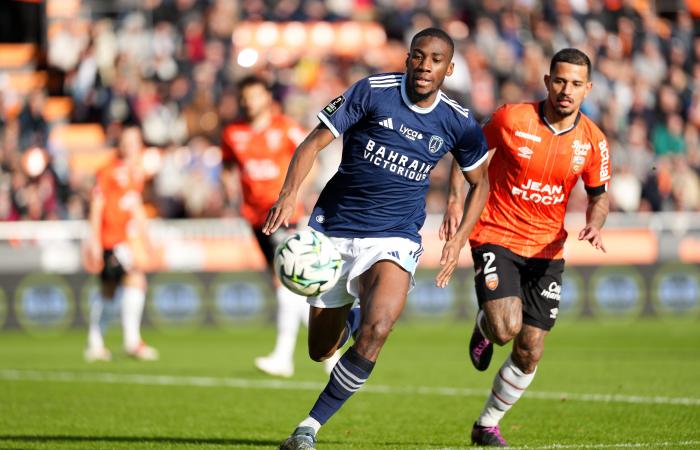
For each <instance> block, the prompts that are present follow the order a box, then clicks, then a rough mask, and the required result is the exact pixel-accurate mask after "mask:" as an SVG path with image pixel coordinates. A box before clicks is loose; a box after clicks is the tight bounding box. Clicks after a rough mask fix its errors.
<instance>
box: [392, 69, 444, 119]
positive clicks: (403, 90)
mask: <svg viewBox="0 0 700 450" xmlns="http://www.w3.org/2000/svg"><path fill="white" fill-rule="evenodd" d="M440 92H442V91H440V90H438V93H437V95H436V96H435V101H434V102H433V104H432V105H430V106H428V107H426V108H423V107H421V106H418V105H416V104H415V103H412V102H411V100H409V98H408V95H407V94H406V74H404V75H403V76H402V77H401V98H402V99H403V102H404V103H405V104H406V106H408V107H409V108H411V111H415V112H417V113H418V114H428V113H429V112H430V111H432V110H434V109H435V107H436V106H437V105H438V103H440Z"/></svg>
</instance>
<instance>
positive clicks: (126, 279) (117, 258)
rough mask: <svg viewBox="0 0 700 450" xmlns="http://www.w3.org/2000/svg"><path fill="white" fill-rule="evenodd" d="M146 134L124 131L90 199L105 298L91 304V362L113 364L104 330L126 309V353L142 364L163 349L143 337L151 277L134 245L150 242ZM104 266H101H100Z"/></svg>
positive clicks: (92, 254) (91, 245)
mask: <svg viewBox="0 0 700 450" xmlns="http://www.w3.org/2000/svg"><path fill="white" fill-rule="evenodd" d="M142 149H143V140H142V138H141V130H140V129H139V128H138V127H136V126H127V127H125V128H124V130H123V131H122V134H121V137H120V140H119V147H118V149H117V155H116V156H115V157H114V158H113V159H112V160H111V161H110V162H109V163H108V164H107V165H106V166H105V167H103V168H102V169H101V170H100V171H99V172H98V174H97V180H96V185H95V188H94V190H93V192H92V197H91V200H90V217H89V222H90V230H91V236H90V240H89V241H88V252H89V253H88V257H89V259H90V260H91V261H92V262H96V261H100V260H101V263H102V264H101V266H102V270H101V272H100V288H101V289H100V295H99V297H98V298H95V299H93V300H92V301H91V303H90V312H89V319H88V322H89V328H88V346H87V349H86V350H85V359H86V360H87V361H109V360H110V359H111V353H110V351H109V350H108V349H107V348H106V347H105V344H104V336H103V335H104V331H105V329H106V327H107V325H108V324H109V320H110V318H111V317H112V316H113V315H115V311H116V309H117V308H118V307H119V306H121V316H122V330H123V333H124V350H125V351H126V353H127V354H128V355H129V356H132V357H134V358H136V359H141V360H155V359H158V351H157V350H156V349H154V348H153V347H150V346H148V345H146V344H145V343H144V342H143V340H142V339H141V330H140V328H141V317H142V315H143V307H144V303H145V299H146V276H145V274H144V272H143V271H142V270H141V269H139V268H137V267H136V266H135V265H134V258H133V253H132V249H131V246H130V243H129V241H130V240H131V239H133V238H138V239H141V240H142V241H143V242H147V231H146V213H145V210H144V208H143V201H142V198H141V192H142V190H143V179H144V176H143V173H142V169H141V165H140V164H141V151H142ZM98 264H99V263H98Z"/></svg>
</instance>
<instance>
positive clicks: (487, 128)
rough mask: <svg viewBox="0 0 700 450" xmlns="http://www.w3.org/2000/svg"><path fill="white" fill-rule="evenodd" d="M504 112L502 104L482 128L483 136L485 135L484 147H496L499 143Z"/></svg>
mask: <svg viewBox="0 0 700 450" xmlns="http://www.w3.org/2000/svg"><path fill="white" fill-rule="evenodd" d="M504 114H505V106H502V107H500V108H499V109H497V110H496V112H494V113H493V115H492V116H491V118H490V119H489V120H488V121H487V122H486V123H485V124H484V127H483V128H482V130H483V132H484V136H485V137H486V147H487V148H488V149H492V148H497V147H498V146H499V144H500V133H501V128H502V125H503V116H504Z"/></svg>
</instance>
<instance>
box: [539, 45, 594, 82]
mask: <svg viewBox="0 0 700 450" xmlns="http://www.w3.org/2000/svg"><path fill="white" fill-rule="evenodd" d="M560 62H563V63H569V64H576V65H577V66H586V72H587V74H586V75H587V76H588V79H590V78H591V60H590V59H589V58H588V55H586V54H585V53H583V52H582V51H581V50H579V49H577V48H565V49H562V50H559V51H558V52H557V53H555V55H554V56H552V62H550V63H549V73H550V74H551V73H552V72H554V67H555V66H556V65H557V64H558V63H560Z"/></svg>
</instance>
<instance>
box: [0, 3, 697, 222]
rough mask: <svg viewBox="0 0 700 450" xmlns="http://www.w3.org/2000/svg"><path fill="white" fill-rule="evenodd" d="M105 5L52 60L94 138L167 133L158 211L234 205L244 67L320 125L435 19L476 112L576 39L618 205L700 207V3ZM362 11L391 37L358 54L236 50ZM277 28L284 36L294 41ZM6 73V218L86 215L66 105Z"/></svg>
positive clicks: (516, 93) (0, 87) (532, 79)
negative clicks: (223, 145)
mask: <svg viewBox="0 0 700 450" xmlns="http://www.w3.org/2000/svg"><path fill="white" fill-rule="evenodd" d="M102 3H103V4H105V5H106V4H107V3H109V4H110V5H111V7H112V8H113V10H112V11H109V10H105V9H103V8H100V10H99V11H97V10H96V11H94V12H93V16H88V15H87V14H88V11H89V10H85V11H84V12H83V14H84V15H83V16H81V17H72V18H60V19H56V20H55V22H54V23H53V24H52V35H51V39H50V41H49V48H48V55H47V60H48V63H49V65H50V66H51V69H52V70H54V71H57V72H58V73H59V75H60V76H58V77H57V79H62V80H65V81H64V82H63V84H62V85H61V86H60V87H59V89H58V90H60V91H61V92H59V93H60V94H61V95H64V96H70V97H71V99H72V101H73V105H72V113H71V117H70V119H71V120H73V121H76V122H86V121H87V122H97V123H99V124H101V125H102V127H103V128H104V130H105V135H106V140H105V142H104V147H105V149H97V150H106V149H108V148H110V147H112V146H114V145H115V143H116V140H115V137H116V136H118V133H119V130H120V129H121V124H123V123H137V124H139V125H140V126H141V127H142V129H143V132H144V136H145V138H146V140H147V141H148V144H149V145H155V146H158V147H159V148H160V149H161V150H160V153H159V154H160V163H159V164H160V166H159V167H160V169H159V171H158V172H157V173H156V174H155V176H154V179H153V180H152V182H151V185H152V186H151V188H152V192H153V195H154V196H155V197H154V198H153V199H152V201H153V204H154V205H156V206H157V211H158V213H159V214H161V215H163V216H164V217H209V216H220V215H236V214H238V213H237V209H236V208H235V204H236V201H237V200H236V197H239V196H240V192H237V191H236V190H235V189H229V190H230V191H231V192H226V193H224V192H223V189H224V188H223V187H222V186H220V185H218V184H212V182H211V176H212V173H213V172H214V171H216V170H219V169H220V167H216V164H215V165H214V166H212V165H211V164H212V162H213V161H216V160H217V158H216V157H215V155H214V152H213V151H212V150H211V149H212V148H214V149H215V148H216V145H217V144H218V140H219V136H220V133H221V128H222V127H223V126H224V125H226V124H227V123H230V122H231V121H233V120H234V119H236V117H237V116H238V114H239V113H240V111H239V105H238V103H237V98H236V97H237V92H236V89H235V85H236V82H237V81H239V80H240V79H242V78H243V77H245V76H247V75H249V74H251V73H256V74H258V75H260V76H263V77H265V78H266V79H267V80H269V81H270V82H271V84H273V86H274V92H275V96H276V98H277V100H278V101H279V103H280V105H281V106H282V109H283V112H284V113H285V114H287V115H289V116H291V117H293V118H294V119H296V120H297V121H299V122H300V123H301V124H302V125H303V126H304V127H305V128H307V129H310V128H312V127H314V126H315V125H316V123H317V119H316V113H317V112H318V111H319V110H320V109H321V108H322V107H323V106H324V105H326V104H327V103H328V101H329V100H330V99H331V98H332V97H333V96H334V95H336V93H337V92H342V91H343V90H344V89H346V88H347V87H348V86H349V85H350V84H351V83H352V82H354V81H355V80H357V79H359V78H361V77H363V76H365V75H367V74H369V73H376V72H381V71H402V70H403V68H404V62H405V58H406V45H407V42H406V39H407V38H408V37H410V36H411V35H412V34H413V33H414V32H415V31H417V30H418V29H420V28H424V27H427V26H431V25H437V26H441V27H443V28H445V29H446V30H448V32H450V33H451V35H452V36H453V37H454V39H455V44H456V47H455V58H454V61H455V74H454V75H453V76H452V77H450V78H448V79H447V81H446V83H445V86H444V89H445V90H447V91H449V94H450V95H451V96H454V97H455V98H458V99H460V100H461V101H462V102H463V103H465V104H466V105H468V106H469V108H470V109H471V111H472V113H473V114H474V115H475V116H476V117H477V118H478V119H479V120H485V119H487V118H488V116H489V115H490V114H491V113H492V111H493V110H494V109H495V108H497V107H498V106H499V105H500V104H502V103H504V102H511V103H513V102H522V101H536V100H539V99H541V98H542V97H543V81H542V76H541V67H542V66H543V65H546V61H547V60H548V59H549V58H550V57H551V55H552V54H553V53H554V52H555V51H557V50H559V49H561V48H563V47H567V46H574V47H578V48H581V49H582V50H584V51H586V52H587V53H588V54H589V55H590V56H591V58H592V59H593V63H594V72H593V74H592V77H593V81H594V89H593V91H592V93H591V95H590V96H589V97H588V99H587V101H586V103H585V104H584V111H585V113H586V114H589V115H590V116H591V117H592V118H594V119H595V120H596V121H597V122H598V123H599V124H600V126H601V127H602V128H603V131H604V132H605V133H606V135H607V136H609V137H610V139H611V148H612V158H613V163H614V170H615V171H616V177H615V179H614V180H613V183H612V184H611V189H612V191H611V192H612V193H613V195H612V196H613V197H614V198H615V199H616V200H615V201H614V203H613V208H614V209H616V210H618V211H625V212H633V211H635V210H652V211H665V210H694V211H698V210H700V204H698V203H699V202H698V201H697V200H696V194H695V188H694V187H693V186H695V180H696V179H697V176H698V174H700V150H698V146H699V142H698V141H699V139H698V129H699V127H700V18H699V17H698V16H697V15H693V14H694V13H693V11H694V10H692V9H691V10H689V11H688V12H686V11H683V10H678V11H676V12H665V13H664V14H663V15H661V14H657V13H656V12H655V9H654V8H655V7H656V3H654V2H619V1H618V2H607V1H606V2H601V1H584V0H581V1H578V0H576V1H573V0H568V1H567V0H562V1H555V2H534V1H529V0H528V1H518V2H476V1H469V2H453V1H448V0H430V1H427V0H400V1H393V2H392V1H388V0H377V1H375V2H370V1H366V0H352V1H348V2H344V1H339V0H328V1H320V0H285V1H280V2H267V1H262V0H252V1H245V2H231V1H228V0H144V1H136V0H120V1H117V2H102ZM657 3H658V2H657ZM689 4H691V5H692V4H694V3H693V2H689ZM696 9H697V8H696ZM352 19H356V20H361V21H363V23H365V22H364V21H376V22H378V23H380V24H381V25H382V26H383V29H384V33H385V38H384V37H382V38H381V39H379V38H377V37H376V36H375V37H373V38H372V39H371V40H370V41H362V43H361V44H360V45H361V50H362V51H361V52H360V53H358V54H357V55H356V56H353V55H352V53H351V52H344V51H343V50H342V49H341V48H342V47H343V45H345V44H348V43H347V42H341V43H339V44H338V45H337V46H336V47H333V46H331V45H328V46H326V44H330V43H327V42H320V43H317V44H312V45H309V46H308V47H307V48H304V49H303V50H300V51H287V49H284V50H281V49H279V48H271V49H270V50H269V51H266V50H263V51H260V52H259V53H256V54H255V55H254V58H255V60H254V61H253V60H251V61H253V63H252V65H250V64H248V62H246V61H242V63H239V52H240V50H241V48H239V44H240V43H239V42H238V40H237V39H239V38H240V36H239V35H238V34H237V33H238V32H240V31H241V29H243V28H244V27H243V25H244V23H243V22H244V21H252V22H255V23H261V22H264V21H280V22H286V21H298V22H302V23H303V22H309V23H311V22H314V23H316V21H323V20H327V21H331V22H337V23H339V22H342V21H345V20H352ZM285 30H286V29H285V28H283V29H282V31H280V36H279V38H280V39H286V40H288V39H289V38H290V36H289V35H286V34H285ZM273 34H274V33H273ZM269 36H271V34H265V37H269ZM375 42H376V44H374V43H375ZM232 44H233V45H232ZM341 44H342V45H341ZM322 49H330V50H333V51H330V52H329V51H325V50H324V51H321V50H322ZM3 75H4V74H0V219H2V220H12V219H16V218H23V217H32V218H50V217H59V218H72V219H77V218H81V217H84V214H85V210H86V206H85V205H86V203H85V202H86V199H87V197H88V196H87V193H88V191H89V189H90V186H91V184H92V179H91V176H90V175H89V174H86V173H85V172H69V171H68V169H67V168H68V167H69V165H68V161H69V160H70V157H71V155H68V154H65V153H64V150H63V148H62V147H61V146H58V145H54V143H53V142H51V141H50V140H49V136H50V135H51V129H52V127H54V126H58V125H60V123H61V121H62V120H64V119H58V120H57V121H56V122H51V123H47V122H46V119H44V116H45V112H46V102H47V98H46V93H45V92H42V91H34V92H32V93H31V94H29V95H23V94H22V93H21V92H20V91H17V92H15V91H13V90H12V89H10V88H9V83H8V82H7V81H6V77H4V76H3ZM52 95H55V93H54V92H53V90H52ZM46 117H49V116H48V115H46ZM34 146H38V147H39V148H42V149H46V151H47V155H50V157H49V158H48V159H47V167H46V169H45V173H46V174H47V175H46V177H44V176H43V175H39V176H28V175H27V174H26V173H25V172H24V171H23V169H22V164H21V159H22V154H23V152H25V151H26V150H27V149H29V148H32V147H34ZM338 157H339V155H338V153H337V152H336V151H333V150H329V151H326V152H324V154H322V157H321V160H320V161H322V163H321V164H319V165H318V167H316V168H315V169H314V174H313V175H314V177H313V178H314V179H312V180H311V182H310V183H309V185H308V188H307V191H306V194H307V196H306V198H305V200H306V203H307V204H308V205H312V204H313V199H314V198H315V196H316V195H318V190H319V189H320V186H323V182H322V180H324V178H327V177H328V176H329V173H332V172H333V170H334V169H335V168H336V166H337V160H338ZM442 172H443V171H442V168H441V167H437V168H436V169H435V170H434V172H433V177H434V178H435V181H436V182H434V183H432V184H431V192H430V193H429V195H428V209H429V210H430V211H434V212H440V211H441V208H442V206H441V204H443V202H444V196H445V190H444V189H443V188H442V187H441V183H442V182H443V181H444V180H443V178H444V177H443V175H444V174H443V173H442ZM56 174H60V178H59V177H58V176H57V175H56ZM671 174H673V175H674V176H673V177H671ZM676 175H677V177H676ZM693 175H695V177H694V176H693ZM676 178H678V179H676ZM681 179H682V180H683V181H680V180H681ZM51 180H53V181H51ZM64 184H65V186H64ZM50 186H53V188H50ZM224 197H226V198H229V199H230V201H229V203H228V205H226V204H225V202H223V201H221V199H223V198H224ZM232 205H233V206H232ZM584 207H585V201H584V202H577V201H572V202H570V204H569V209H570V210H572V211H581V210H582V209H581V208H584Z"/></svg>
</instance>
